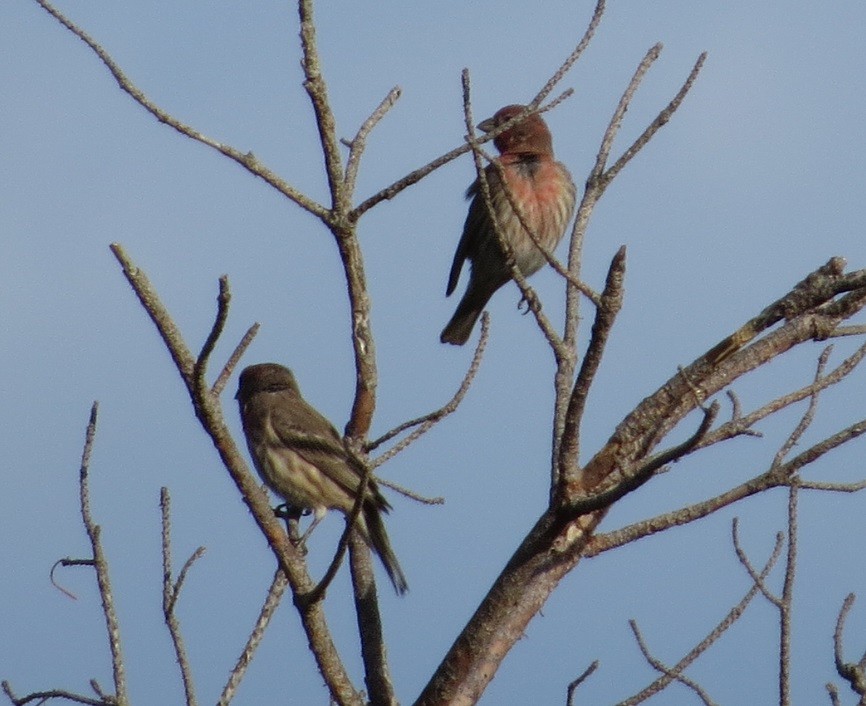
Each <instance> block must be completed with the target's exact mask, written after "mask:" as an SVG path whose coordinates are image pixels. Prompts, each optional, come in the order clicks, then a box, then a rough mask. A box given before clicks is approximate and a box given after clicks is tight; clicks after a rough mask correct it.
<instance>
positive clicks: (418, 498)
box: [376, 478, 445, 505]
mask: <svg viewBox="0 0 866 706" xmlns="http://www.w3.org/2000/svg"><path fill="white" fill-rule="evenodd" d="M376 482H377V483H378V484H379V485H382V486H384V487H386V488H390V489H391V490H393V491H394V492H395V493H399V494H400V495H402V496H404V497H406V498H409V499H410V500H414V501H415V502H419V503H421V504H422V505H444V504H445V498H443V497H442V496H441V495H437V496H436V497H434V498H428V497H426V496H424V495H419V494H418V493H416V492H414V491H412V490H409V489H408V488H404V487H403V486H402V485H399V484H397V483H395V482H394V481H390V480H384V479H382V478H376Z"/></svg>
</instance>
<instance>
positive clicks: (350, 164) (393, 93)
mask: <svg viewBox="0 0 866 706" xmlns="http://www.w3.org/2000/svg"><path fill="white" fill-rule="evenodd" d="M399 98H400V87H399V86H394V88H392V89H391V90H390V91H388V95H387V96H385V97H384V98H383V99H382V102H381V103H379V105H378V106H377V107H376V110H374V111H373V112H372V114H371V115H370V117H368V118H367V119H366V120H365V121H364V122H363V124H362V125H361V127H360V128H359V129H358V134H357V135H355V137H354V139H352V141H351V142H349V158H348V159H347V160H346V176H345V177H344V182H345V185H346V191H348V194H349V197H350V198H351V196H352V194H353V193H354V192H355V181H356V180H357V178H358V167H359V166H360V164H361V155H363V153H364V149H365V148H366V146H367V137H368V136H369V134H370V132H371V131H372V130H373V128H374V127H376V125H377V124H378V123H379V121H380V120H381V119H382V118H384V117H385V114H386V113H387V112H388V111H389V110H391V108H393V107H394V104H395V103H396V102H397V100H398V99H399Z"/></svg>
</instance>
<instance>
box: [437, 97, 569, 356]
mask: <svg viewBox="0 0 866 706" xmlns="http://www.w3.org/2000/svg"><path fill="white" fill-rule="evenodd" d="M525 109H526V106H523V105H508V106H505V107H504V108H502V109H501V110H499V111H498V112H497V113H496V115H494V116H493V117H492V118H488V119H487V120H485V121H483V122H482V123H480V124H479V125H478V129H479V130H482V131H484V132H490V131H491V130H493V129H494V128H496V127H499V126H500V125H503V124H504V123H506V122H508V121H509V120H511V119H512V118H514V117H516V116H518V115H519V114H520V113H521V112H523V111H524V110H525ZM493 144H494V145H495V146H496V149H498V150H499V157H498V158H497V159H496V161H497V162H498V163H499V165H501V167H502V177H501V178H500V173H499V170H498V169H497V168H496V166H494V165H493V164H489V165H487V167H485V169H484V173H485V174H486V177H487V183H488V185H489V188H490V198H491V202H492V206H493V211H494V213H495V214H496V220H497V222H498V223H499V227H500V231H501V234H502V237H503V238H504V239H505V241H506V242H507V243H508V245H509V246H510V247H511V250H512V252H513V253H514V259H515V261H516V263H517V267H518V269H519V270H520V272H521V274H523V276H524V277H528V276H529V275H531V274H534V273H535V272H537V271H538V270H539V269H541V267H542V265H544V264H545V262H547V260H546V259H545V257H544V255H543V254H542V253H541V252H540V251H539V249H538V247H537V246H536V245H535V243H533V241H532V239H531V238H530V237H529V236H528V235H527V233H526V231H525V230H524V228H523V226H522V225H521V223H520V220H519V219H518V216H517V214H516V213H515V211H514V209H513V208H512V206H511V204H510V203H509V200H508V196H507V195H506V194H507V192H506V189H505V186H503V182H504V184H505V185H507V187H508V191H510V192H511V195H512V197H513V199H514V201H515V203H517V204H518V205H519V206H520V210H521V211H522V212H523V215H524V218H525V221H526V225H527V226H529V228H530V230H531V231H532V232H533V233H534V234H535V236H536V238H537V239H538V241H539V242H540V243H541V245H542V246H543V247H544V248H545V250H547V251H548V252H551V253H552V252H553V250H554V248H556V246H557V245H558V244H559V241H560V240H562V236H563V234H564V233H565V228H566V226H567V225H568V222H569V221H570V220H571V216H572V214H573V213H574V204H575V200H576V199H577V188H576V187H575V185H574V182H573V181H572V179H571V174H569V172H568V170H567V169H566V168H565V167H564V166H563V165H562V164H560V163H559V162H557V161H556V160H555V159H554V157H553V138H552V137H551V134H550V130H549V129H548V128H547V124H546V123H545V122H544V120H542V119H541V116H539V115H535V114H533V115H530V116H529V117H527V118H525V119H524V120H522V121H521V122H519V123H517V125H515V126H513V127H511V128H509V129H508V130H506V131H505V132H503V133H502V134H501V135H499V136H497V137H496V138H494V140H493ZM466 198H472V203H471V204H470V206H469V215H467V216H466V223H465V224H464V226H463V235H462V236H461V238H460V243H459V244H458V245H457V252H455V253H454V262H453V263H452V265H451V273H450V274H449V275H448V287H447V288H446V290H445V294H446V296H450V295H451V293H452V292H453V291H454V288H455V287H456V286H457V280H458V279H459V278H460V271H461V270H462V269H463V263H464V262H465V261H466V260H469V261H470V262H471V263H472V271H471V273H470V275H469V286H468V287H467V288H466V293H465V294H464V295H463V298H462V299H461V300H460V303H459V304H458V305H457V311H456V312H454V316H453V317H451V321H449V322H448V325H447V326H446V327H445V329H444V330H443V331H442V334H441V336H440V337H439V340H440V341H442V343H453V344H454V345H457V346H462V345H463V344H464V343H466V341H467V340H468V339H469V336H470V334H471V333H472V328H473V327H474V326H475V322H476V321H477V319H478V317H479V316H480V315H481V312H482V310H483V309H484V307H485V306H486V305H487V302H488V300H489V299H490V297H492V296H493V293H494V292H495V291H496V290H497V289H499V288H500V287H501V286H502V285H504V284H505V283H506V282H508V280H510V279H511V270H510V269H509V267H508V263H507V261H506V258H505V254H504V253H503V252H502V247H501V246H500V244H499V240H498V238H497V237H496V233H495V231H494V229H493V228H494V227H493V223H492V222H491V219H490V214H489V213H488V210H487V205H486V204H485V203H484V196H483V195H482V193H481V189H480V186H479V184H478V181H477V180H476V181H475V182H474V183H473V184H472V186H470V187H469V189H468V190H467V191H466Z"/></svg>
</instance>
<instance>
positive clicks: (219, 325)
mask: <svg viewBox="0 0 866 706" xmlns="http://www.w3.org/2000/svg"><path fill="white" fill-rule="evenodd" d="M219 283H220V291H219V295H218V296H217V313H216V317H215V318H214V322H213V326H211V330H210V333H208V336H207V338H206V339H205V342H204V345H202V347H201V353H199V354H198V358H196V360H195V365H194V366H193V369H192V379H193V384H194V385H195V387H196V389H201V390H204V389H206V388H207V382H206V380H205V373H206V372H207V364H208V361H209V360H210V356H211V353H213V349H214V347H215V346H216V343H217V341H218V340H219V337H220V336H222V333H223V330H224V329H225V326H226V320H227V319H228V316H229V304H230V303H231V300H232V293H231V290H230V289H229V278H228V276H227V275H222V276H221V277H220V279H219Z"/></svg>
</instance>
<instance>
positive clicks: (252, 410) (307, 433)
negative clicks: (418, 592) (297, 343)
mask: <svg viewBox="0 0 866 706" xmlns="http://www.w3.org/2000/svg"><path fill="white" fill-rule="evenodd" d="M235 398H236V399H237V400H238V404H239V405H240V411H241V422H242V423H243V427H244V435H245V436H246V438H247V446H248V447H249V450H250V455H251V456H252V457H253V462H254V464H255V467H256V470H257V471H258V472H259V475H260V476H261V478H262V480H263V481H264V482H265V483H266V484H267V486H268V487H269V488H270V489H271V490H273V491H274V492H275V493H276V494H277V495H279V496H280V497H282V498H283V499H285V501H286V502H287V503H288V504H289V505H292V506H294V507H298V508H309V509H310V510H312V511H313V515H314V518H313V523H312V524H311V525H310V527H309V529H307V531H306V532H305V533H304V536H303V537H302V538H301V541H303V540H304V539H306V537H307V536H309V534H310V532H311V531H312V530H313V528H314V527H315V526H316V525H317V524H318V523H319V522H320V521H321V520H322V518H323V517H324V516H325V513H326V512H327V511H328V510H331V509H335V510H340V511H341V512H342V513H343V514H344V515H346V516H347V517H348V515H349V514H350V513H351V512H352V507H353V505H354V503H355V498H357V496H358V489H359V487H360V485H361V478H362V475H363V473H364V469H363V468H362V467H361V465H360V463H359V462H358V461H356V460H355V459H354V458H353V457H352V456H351V455H350V454H349V452H348V451H347V450H346V447H345V445H344V444H343V440H342V438H341V437H340V435H339V434H338V433H337V430H336V429H335V428H334V426H333V425H332V424H331V423H330V422H329V421H328V420H327V419H325V418H324V417H323V416H322V415H321V414H319V412H318V411H316V410H315V409H314V408H313V407H311V406H310V405H309V404H307V402H306V401H305V400H304V398H303V397H301V391H300V390H299V389H298V383H297V382H295V376H294V375H293V374H292V371H291V370H289V369H288V368H286V367H284V366H282V365H278V364H277V363H260V364H259V365H251V366H249V367H248V368H245V369H244V370H243V371H242V372H241V375H240V380H239V382H238V392H237V394H236V395H235ZM390 509H391V506H390V505H389V504H388V501H387V500H385V498H384V497H382V494H381V493H380V492H379V489H378V487H377V486H376V484H375V483H374V482H373V480H372V479H370V480H368V481H367V487H366V490H365V492H364V501H363V504H362V506H361V513H360V514H359V515H358V519H357V520H356V522H355V528H357V529H358V531H359V532H360V533H361V535H362V536H363V537H364V540H365V541H366V542H367V544H368V545H370V547H372V549H373V551H375V552H376V554H378V555H379V558H380V559H381V560H382V564H383V565H384V567H385V571H386V572H387V573H388V578H390V579H391V583H392V584H394V589H395V590H396V591H397V593H399V594H402V593H405V592H406V591H407V590H408V588H409V586H408V584H407V583H406V577H405V575H404V574H403V570H402V569H401V568H400V564H399V563H398V562H397V557H396V555H395V554H394V550H393V549H391V543H390V542H389V541H388V535H387V534H386V532H385V524H384V523H383V522H382V515H381V513H383V512H388V510H390Z"/></svg>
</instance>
